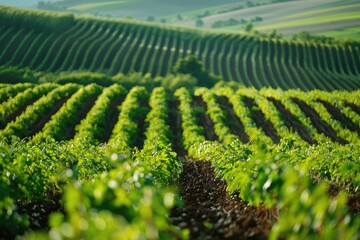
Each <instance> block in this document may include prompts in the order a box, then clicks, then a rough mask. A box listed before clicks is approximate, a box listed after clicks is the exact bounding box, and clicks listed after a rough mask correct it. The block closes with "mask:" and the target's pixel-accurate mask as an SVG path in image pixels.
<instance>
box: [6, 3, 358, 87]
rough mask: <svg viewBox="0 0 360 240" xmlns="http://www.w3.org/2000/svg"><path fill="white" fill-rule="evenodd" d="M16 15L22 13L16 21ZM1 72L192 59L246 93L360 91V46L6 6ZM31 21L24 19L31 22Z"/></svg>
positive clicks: (109, 69)
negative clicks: (16, 68)
mask: <svg viewBox="0 0 360 240" xmlns="http://www.w3.org/2000/svg"><path fill="white" fill-rule="evenodd" d="M14 12H15V13H16V14H14ZM0 13H1V23H0V31H1V33H2V34H1V36H0V46H1V47H2V51H1V54H0V64H1V65H15V66H19V67H30V68H32V69H34V70H37V71H47V72H60V71H74V70H81V71H85V70H87V71H93V72H103V73H106V74H109V75H115V74H117V73H119V72H121V73H124V74H127V73H129V72H132V71H135V72H142V73H148V72H149V73H151V74H152V76H159V75H160V76H164V75H166V74H167V73H170V72H171V70H172V66H173V65H174V64H175V63H176V61H177V60H178V59H179V58H183V57H184V56H186V55H188V54H192V55H195V56H197V57H198V58H199V59H200V60H201V61H202V62H204V65H205V69H206V70H207V71H209V72H211V73H214V74H216V75H219V76H220V77H221V78H222V79H224V80H226V81H229V80H233V81H236V82H238V83H241V84H242V85H244V86H247V87H255V88H258V89H259V88H261V87H263V86H267V87H273V88H277V87H280V88H282V89H293V88H299V89H302V90H311V89H322V90H353V89H358V88H359V86H360V85H359V82H360V81H359V80H360V67H359V66H360V58H359V56H360V48H359V44H358V43H357V42H353V43H350V44H345V45H324V44H317V43H313V42H288V41H285V40H278V39H261V38H259V37H255V36H248V35H243V36H241V35H238V34H226V33H209V32H205V31H198V30H192V29H185V28H176V27H169V26H166V25H164V26H162V25H154V24H153V25H151V24H145V23H137V22H135V21H126V20H112V21H110V20H104V19H100V18H99V19H93V18H85V17H74V16H73V15H71V14H67V13H57V14H55V13H53V14H48V13H46V12H41V11H30V10H22V11H20V10H14V9H12V8H6V7H1V8H0ZM24 16H26V17H27V18H28V19H32V20H28V21H26V20H23V19H26V18H25V17H24Z"/></svg>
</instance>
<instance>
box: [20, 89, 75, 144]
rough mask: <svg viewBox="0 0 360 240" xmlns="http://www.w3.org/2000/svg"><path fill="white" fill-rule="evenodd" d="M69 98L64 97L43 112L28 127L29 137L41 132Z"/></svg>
mask: <svg viewBox="0 0 360 240" xmlns="http://www.w3.org/2000/svg"><path fill="white" fill-rule="evenodd" d="M70 97H71V94H70V95H69V96H66V97H64V98H63V99H61V100H59V101H57V102H56V103H55V104H54V105H53V106H50V107H51V108H50V109H48V110H46V111H45V114H44V115H42V116H41V118H40V119H39V121H37V122H36V124H35V125H34V126H32V127H30V128H29V129H30V131H31V135H34V134H36V133H37V132H39V131H41V130H42V129H43V128H44V126H45V124H46V123H47V122H48V121H49V120H50V118H51V116H52V115H54V114H55V113H56V112H57V111H59V109H60V108H61V107H62V105H64V103H65V102H66V101H67V100H68V99H69V98H70ZM27 137H28V136H27Z"/></svg>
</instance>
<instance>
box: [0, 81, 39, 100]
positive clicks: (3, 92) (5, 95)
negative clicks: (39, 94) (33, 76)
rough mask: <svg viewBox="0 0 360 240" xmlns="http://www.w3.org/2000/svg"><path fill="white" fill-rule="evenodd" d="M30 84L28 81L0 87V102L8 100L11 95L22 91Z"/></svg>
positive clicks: (30, 85)
mask: <svg viewBox="0 0 360 240" xmlns="http://www.w3.org/2000/svg"><path fill="white" fill-rule="evenodd" d="M32 86H33V85H32V84H30V83H19V84H14V85H8V86H4V87H3V88H1V89H0V96H1V97H0V103H2V102H4V101H6V100H8V99H9V98H10V97H13V96H15V95H16V94H18V93H19V92H22V91H24V90H26V89H28V88H30V87H32Z"/></svg>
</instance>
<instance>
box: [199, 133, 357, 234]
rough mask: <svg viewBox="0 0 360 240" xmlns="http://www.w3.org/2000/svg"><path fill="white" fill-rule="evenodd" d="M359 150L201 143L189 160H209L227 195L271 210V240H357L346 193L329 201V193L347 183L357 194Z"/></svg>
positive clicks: (286, 142)
mask: <svg viewBox="0 0 360 240" xmlns="http://www.w3.org/2000/svg"><path fill="white" fill-rule="evenodd" d="M358 151H359V150H358V147H357V145H353V144H350V145H346V146H340V145H338V144H337V143H332V144H329V143H326V144H321V145H317V146H312V147H306V146H304V145H303V144H302V143H301V142H296V141H294V140H291V139H284V140H282V142H281V143H280V144H279V145H277V146H275V147H268V148H267V149H266V150H264V149H263V148H261V147H260V148H259V146H258V145H251V146H246V145H243V144H241V143H240V142H239V141H234V142H232V143H231V144H228V145H225V146H224V145H221V144H218V143H216V142H204V143H202V144H200V145H199V146H197V151H196V152H195V154H194V155H193V157H195V158H196V159H204V158H206V159H208V160H210V161H211V162H212V164H213V166H214V167H215V171H216V172H217V175H218V177H219V178H221V179H224V180H225V181H226V183H227V190H228V191H229V192H230V193H232V194H239V196H240V197H241V199H242V200H244V201H247V202H249V203H250V204H251V205H255V206H266V207H267V208H269V214H270V215H271V216H273V218H275V219H277V221H276V223H275V224H274V226H273V227H272V229H271V232H270V235H269V239H279V238H284V237H286V238H298V237H302V238H306V239H319V238H320V239H328V238H334V239H357V238H358V237H359V236H360V232H359V229H358V225H359V223H360V222H359V221H360V218H359V217H358V216H357V215H351V214H350V213H349V212H348V210H347V195H348V194H347V193H345V192H340V193H339V194H338V195H336V196H330V195H329V188H330V186H331V185H337V184H340V185H341V186H342V187H343V188H344V184H345V185H346V186H347V189H352V190H349V191H350V192H351V191H357V190H358V187H359V183H360V178H359V169H358V168H357V167H355V165H356V162H357V161H358V160H357V158H358V156H359V152H358ZM349 152H351V154H349ZM319 181H320V182H319ZM353 187H354V188H353ZM344 189H345V188H344ZM354 189H356V190H354ZM334 225H335V226H336V227H334Z"/></svg>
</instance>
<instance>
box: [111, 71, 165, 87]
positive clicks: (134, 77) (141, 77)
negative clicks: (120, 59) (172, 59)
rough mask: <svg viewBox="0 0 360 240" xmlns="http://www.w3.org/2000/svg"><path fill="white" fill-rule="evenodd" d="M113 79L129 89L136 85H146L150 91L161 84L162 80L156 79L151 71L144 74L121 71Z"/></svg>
mask: <svg viewBox="0 0 360 240" xmlns="http://www.w3.org/2000/svg"><path fill="white" fill-rule="evenodd" d="M112 80H113V81H114V82H116V83H118V84H120V85H121V86H123V87H125V88H126V89H127V90H130V89H132V88H133V87H136V86H144V87H145V88H146V89H147V90H148V91H151V90H152V89H153V88H155V87H159V86H160V81H159V80H154V79H153V78H152V77H151V74H149V73H147V74H142V73H137V72H132V73H129V74H128V75H124V74H122V73H119V74H117V75H115V76H113V77H112Z"/></svg>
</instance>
